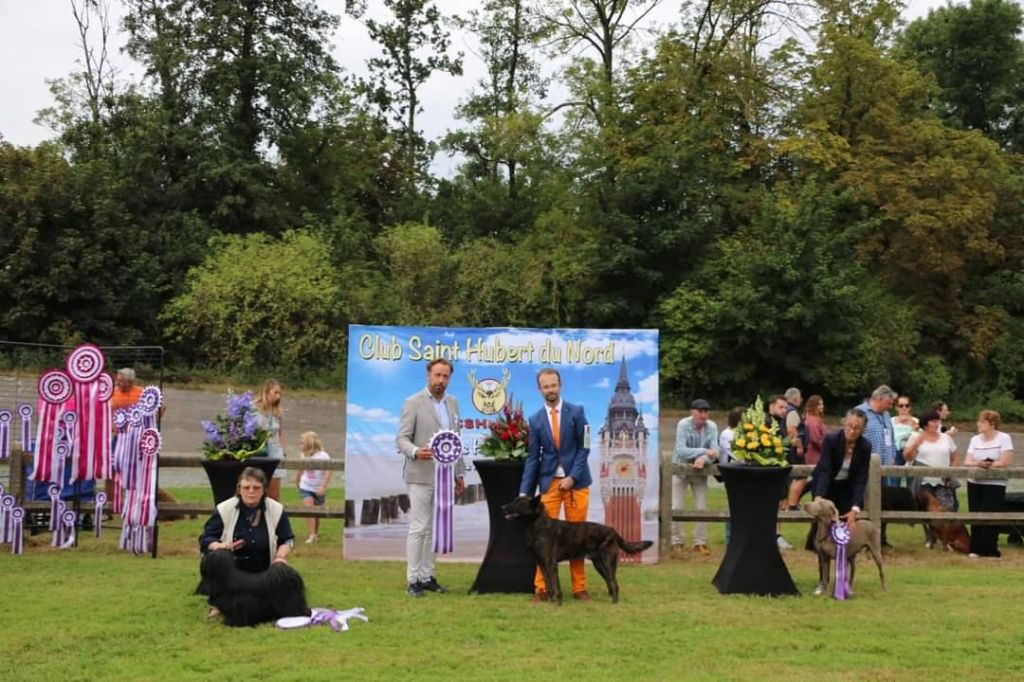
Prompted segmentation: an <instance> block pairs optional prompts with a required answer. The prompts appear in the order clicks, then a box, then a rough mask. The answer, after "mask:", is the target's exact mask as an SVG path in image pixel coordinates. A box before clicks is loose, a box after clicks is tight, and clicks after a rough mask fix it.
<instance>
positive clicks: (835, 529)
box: [829, 523, 850, 601]
mask: <svg viewBox="0 0 1024 682" xmlns="http://www.w3.org/2000/svg"><path fill="white" fill-rule="evenodd" d="M829 532H830V533H831V534H832V542H834V543H836V581H835V582H836V586H835V592H834V593H833V596H835V598H836V599H838V600H839V601H843V600H845V599H847V598H849V596H850V576H849V574H848V573H847V570H846V569H847V563H846V545H848V544H850V528H849V527H848V526H847V525H846V524H845V523H833V524H832V527H831V528H830V529H829Z"/></svg>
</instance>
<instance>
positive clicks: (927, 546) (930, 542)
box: [924, 540, 932, 549]
mask: <svg viewBox="0 0 1024 682" xmlns="http://www.w3.org/2000/svg"><path fill="white" fill-rule="evenodd" d="M924 548H925V549H931V548H932V541H931V540H928V541H927V542H925V543H924Z"/></svg>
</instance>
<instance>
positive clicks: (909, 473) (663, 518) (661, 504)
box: [658, 450, 1024, 556]
mask: <svg viewBox="0 0 1024 682" xmlns="http://www.w3.org/2000/svg"><path fill="white" fill-rule="evenodd" d="M813 470H814V467H813V466H808V465H799V466H794V467H793V468H792V470H791V471H790V473H789V477H790V478H791V479H792V478H803V477H806V476H809V475H810V474H811V472H812V471H813ZM716 474H718V467H717V466H714V465H711V466H706V467H704V468H703V469H701V470H699V471H698V470H695V469H694V468H693V465H691V464H676V463H675V462H674V461H673V460H672V452H671V451H670V450H665V451H662V453H661V480H660V482H659V483H660V486H659V492H658V508H659V510H660V512H659V513H660V519H659V520H660V523H659V531H658V542H659V547H660V550H661V553H662V556H667V553H668V551H669V550H670V549H671V547H672V522H673V521H722V522H725V521H728V520H729V518H730V517H729V512H728V511H710V510H705V511H695V510H682V509H673V508H672V476H714V475H716ZM887 476H895V477H900V478H907V477H913V478H919V477H924V476H937V477H942V478H973V479H976V480H981V479H990V478H999V479H1019V478H1024V467H1007V468H1005V469H989V470H985V469H977V468H973V467H971V468H968V467H923V466H882V464H881V460H880V459H879V457H878V455H877V454H873V455H872V456H871V465H870V467H869V469H868V486H867V492H866V494H865V498H866V499H865V500H864V505H865V506H864V509H863V510H862V515H861V516H860V517H859V518H862V519H871V520H878V519H881V521H882V522H884V523H922V522H925V521H944V522H948V521H963V522H964V523H970V524H998V525H1007V524H1012V525H1024V512H1016V511H1001V512H965V511H959V512H926V511H887V510H883V509H882V479H883V478H885V477H887ZM779 521H783V522H787V523H792V522H803V523H809V522H810V517H809V516H808V515H807V514H806V513H804V512H803V511H780V512H779Z"/></svg>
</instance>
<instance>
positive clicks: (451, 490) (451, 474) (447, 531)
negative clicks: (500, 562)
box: [430, 431, 462, 554]
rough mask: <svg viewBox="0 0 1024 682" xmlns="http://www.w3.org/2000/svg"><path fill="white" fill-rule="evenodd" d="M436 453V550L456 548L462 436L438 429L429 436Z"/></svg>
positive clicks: (440, 551)
mask: <svg viewBox="0 0 1024 682" xmlns="http://www.w3.org/2000/svg"><path fill="white" fill-rule="evenodd" d="M430 450H431V452H432V453H433V454H434V461H435V465H434V552H439V553H441V554H448V553H449V552H452V551H453V550H454V549H455V537H454V536H455V530H454V511H455V467H454V464H455V463H456V462H457V461H459V459H461V458H462V438H460V437H459V434H458V433H456V432H455V431H438V432H437V433H435V434H434V437H433V438H431V439H430Z"/></svg>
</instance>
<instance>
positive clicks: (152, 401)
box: [136, 386, 163, 417]
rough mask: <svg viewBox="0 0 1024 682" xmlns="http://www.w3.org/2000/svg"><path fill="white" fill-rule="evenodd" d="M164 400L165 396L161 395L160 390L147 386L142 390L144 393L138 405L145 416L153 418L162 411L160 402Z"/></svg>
mask: <svg viewBox="0 0 1024 682" xmlns="http://www.w3.org/2000/svg"><path fill="white" fill-rule="evenodd" d="M162 399H163V396H162V395H161V394H160V389H159V388H157V387H156V386H146V387H145V388H144V389H142V393H141V394H140V395H139V402H138V403H136V404H137V405H138V406H139V409H140V410H142V414H143V415H145V416H148V417H151V416H153V415H155V414H156V411H157V410H159V409H160V401H161V400H162Z"/></svg>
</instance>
